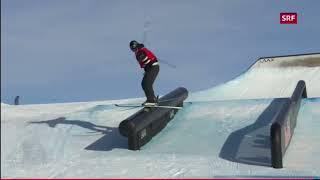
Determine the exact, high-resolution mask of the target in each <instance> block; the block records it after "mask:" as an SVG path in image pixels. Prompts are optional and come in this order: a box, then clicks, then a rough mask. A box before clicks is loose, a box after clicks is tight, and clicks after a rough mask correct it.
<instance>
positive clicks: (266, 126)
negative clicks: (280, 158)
mask: <svg viewBox="0 0 320 180" xmlns="http://www.w3.org/2000/svg"><path fill="white" fill-rule="evenodd" d="M284 102H285V99H284V98H282V99H274V100H273V101H272V102H271V103H270V105H269V106H268V107H267V108H266V109H265V110H264V111H263V112H262V114H260V116H259V117H258V119H257V120H256V121H255V122H254V123H253V124H251V125H249V126H246V127H244V128H242V129H239V130H237V131H235V132H232V133H231V134H230V135H229V137H228V138H227V140H226V142H225V143H224V145H223V147H222V149H221V151H220V154H219V157H220V158H223V159H226V160H229V161H232V162H238V163H244V164H251V165H260V166H271V151H270V147H271V145H270V126H271V123H272V122H271V120H272V119H273V117H274V115H275V114H276V113H277V112H278V111H279V108H280V107H281V106H282V105H283V103H284Z"/></svg>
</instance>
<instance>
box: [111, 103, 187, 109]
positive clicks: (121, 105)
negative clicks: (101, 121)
mask: <svg viewBox="0 0 320 180" xmlns="http://www.w3.org/2000/svg"><path fill="white" fill-rule="evenodd" d="M114 105H115V106H117V107H137V108H138V107H146V108H168V109H182V107H177V106H162V105H155V106H144V105H141V104H114Z"/></svg>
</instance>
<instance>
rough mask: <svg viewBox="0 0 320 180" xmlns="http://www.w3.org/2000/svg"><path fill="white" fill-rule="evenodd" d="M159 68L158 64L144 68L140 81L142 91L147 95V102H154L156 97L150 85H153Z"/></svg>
mask: <svg viewBox="0 0 320 180" xmlns="http://www.w3.org/2000/svg"><path fill="white" fill-rule="evenodd" d="M159 69H160V68H159V65H155V66H149V67H146V68H145V69H144V70H145V73H144V76H143V79H142V82H141V86H142V89H143V91H144V94H145V95H146V97H147V101H148V102H154V101H155V99H156V96H155V95H154V90H153V87H152V86H153V83H154V80H155V79H156V78H157V75H158V73H159Z"/></svg>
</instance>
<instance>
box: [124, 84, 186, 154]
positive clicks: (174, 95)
mask: <svg viewBox="0 0 320 180" xmlns="http://www.w3.org/2000/svg"><path fill="white" fill-rule="evenodd" d="M187 97H188V90H187V89H186V88H183V87H180V88H177V89H175V90H173V91H171V92H170V93H169V94H167V95H165V96H163V97H162V98H160V103H159V105H164V106H179V107H181V106H182V105H183V101H184V100H185V99H186V98H187ZM166 99H173V100H172V101H165V100H166ZM162 100H163V101H164V102H161V101H162ZM177 111H178V109H167V108H153V109H150V111H145V110H144V109H142V110H140V111H138V112H137V113H135V114H133V115H132V116H130V117H128V118H127V119H125V120H123V121H122V122H121V123H120V125H119V131H120V134H121V135H123V136H125V137H128V149H130V150H138V149H140V147H141V146H143V145H145V144H146V143H148V142H149V141H150V140H151V139H152V137H154V136H155V135H156V134H158V133H159V132H160V131H161V130H162V129H163V128H164V127H165V126H166V125H167V123H168V122H169V121H170V120H172V119H173V117H174V114H175V113H177Z"/></svg>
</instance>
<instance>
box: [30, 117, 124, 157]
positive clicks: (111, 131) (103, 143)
mask: <svg viewBox="0 0 320 180" xmlns="http://www.w3.org/2000/svg"><path fill="white" fill-rule="evenodd" d="M29 124H47V125H48V126H49V127H52V128H54V127H56V125H58V124H69V125H77V126H80V127H82V128H86V129H89V130H91V131H93V132H98V133H101V134H105V135H104V136H103V137H101V138H100V139H98V140H97V141H95V142H94V143H92V144H90V145H89V146H87V147H86V148H85V149H86V150H93V151H111V150H112V149H114V148H120V149H128V145H127V139H126V138H125V137H123V136H121V134H120V133H119V130H118V128H115V127H108V126H100V125H96V124H93V123H91V122H88V121H81V120H67V119H66V118H65V117H60V118H57V119H52V120H47V121H35V122H29Z"/></svg>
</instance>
